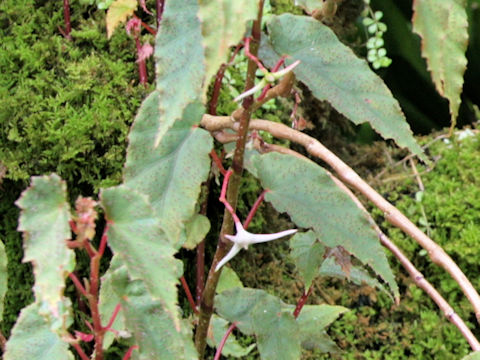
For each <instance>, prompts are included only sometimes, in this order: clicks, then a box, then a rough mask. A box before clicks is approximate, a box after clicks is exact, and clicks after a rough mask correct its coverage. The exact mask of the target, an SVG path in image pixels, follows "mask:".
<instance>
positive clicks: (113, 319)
mask: <svg viewBox="0 0 480 360" xmlns="http://www.w3.org/2000/svg"><path fill="white" fill-rule="evenodd" d="M121 309H122V305H120V304H117V306H115V310H113V314H112V316H111V317H110V320H109V321H108V324H107V325H106V326H104V329H105V330H109V329H110V328H111V327H112V325H113V323H114V322H115V319H116V318H117V315H118V312H119V311H120V310H121Z"/></svg>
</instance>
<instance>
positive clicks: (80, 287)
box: [68, 273, 88, 297]
mask: <svg viewBox="0 0 480 360" xmlns="http://www.w3.org/2000/svg"><path fill="white" fill-rule="evenodd" d="M68 277H69V278H70V280H72V282H73V284H74V285H75V287H76V288H77V289H78V291H80V292H81V293H82V295H83V296H85V297H88V293H87V290H85V288H84V287H83V285H82V283H81V282H80V280H78V278H77V276H76V275H75V274H74V273H70V274H68Z"/></svg>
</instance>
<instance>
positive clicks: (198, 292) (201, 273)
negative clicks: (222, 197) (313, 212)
mask: <svg viewBox="0 0 480 360" xmlns="http://www.w3.org/2000/svg"><path fill="white" fill-rule="evenodd" d="M212 152H215V150H213V149H212ZM215 155H216V154H215ZM212 178H213V175H212V172H211V171H210V175H209V177H208V179H207V181H206V182H205V183H204V184H203V185H202V189H203V191H202V199H203V200H202V201H201V206H200V214H201V215H207V207H208V196H209V193H210V184H211V181H212ZM196 252H197V259H196V260H197V264H196V265H197V266H196V267H197V269H196V271H197V279H196V285H195V300H196V308H197V310H198V307H200V302H201V301H202V293H203V288H204V286H205V239H203V240H202V242H200V244H198V245H197V249H196Z"/></svg>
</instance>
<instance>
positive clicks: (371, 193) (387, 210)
mask: <svg viewBox="0 0 480 360" xmlns="http://www.w3.org/2000/svg"><path fill="white" fill-rule="evenodd" d="M202 126H203V127H204V128H206V129H207V130H209V131H219V130H222V129H224V128H231V129H233V130H237V129H238V128H239V125H238V124H237V123H233V122H232V121H231V119H230V118H229V117H221V116H216V117H214V116H210V115H204V116H203V119H202ZM249 127H250V130H263V131H268V132H269V133H271V134H272V135H273V136H275V137H277V138H281V139H287V140H290V141H293V142H296V143H298V144H300V145H302V146H304V147H305V149H306V150H307V151H308V152H309V153H310V154H311V155H314V156H316V157H318V158H320V159H321V160H323V161H324V162H326V163H327V164H328V165H330V166H331V167H332V168H333V169H334V171H335V172H336V173H337V175H338V176H339V177H340V179H341V180H342V181H344V182H345V183H346V184H349V185H350V186H352V187H353V188H355V189H356V190H357V191H359V192H360V193H362V194H363V195H364V196H366V197H367V198H368V199H369V200H370V201H372V202H373V203H374V204H375V205H376V206H377V207H378V208H379V209H381V210H382V211H383V213H384V216H385V219H386V220H387V221H388V222H390V223H391V224H392V225H394V226H396V227H398V228H400V229H401V230H403V231H404V232H405V233H406V234H408V235H410V236H411V237H412V238H413V239H414V240H415V241H416V242H417V243H418V244H420V245H421V246H422V247H423V248H424V249H426V250H427V252H428V255H429V257H430V259H431V260H432V261H433V262H434V263H435V264H437V265H439V266H441V267H443V268H444V269H445V270H446V271H447V272H448V273H449V274H450V275H451V276H452V278H453V279H455V281H456V282H457V283H458V284H459V285H460V287H461V288H462V291H463V293H464V294H465V296H466V297H467V298H468V300H469V301H470V303H471V304H472V306H473V309H474V311H475V315H476V317H477V320H478V321H480V296H479V295H478V293H477V291H476V290H475V288H474V287H473V285H472V283H471V282H470V280H468V278H467V277H466V276H465V274H464V273H463V272H462V270H461V269H460V268H459V267H458V265H457V264H456V263H455V262H454V261H453V260H452V258H451V257H450V256H449V255H448V254H447V253H446V252H445V251H444V250H443V248H441V247H440V246H439V245H438V244H436V243H435V242H434V241H433V240H432V239H430V238H429V237H428V236H427V235H425V234H424V233H423V232H422V231H421V230H420V229H419V228H418V227H417V226H415V224H413V223H412V222H411V221H410V219H408V218H407V217H406V216H405V215H403V214H402V212H400V211H399V210H398V209H397V208H395V207H394V206H393V205H392V204H390V203H389V202H388V201H387V200H385V199H384V198H383V197H382V196H381V195H380V194H378V193H377V192H376V191H375V190H374V189H373V188H372V187H371V186H370V185H368V184H367V183H366V182H365V181H364V180H363V179H362V178H361V177H360V176H359V175H358V174H357V173H356V172H355V171H353V170H352V169H351V168H350V167H349V166H348V165H346V164H345V163H344V162H343V161H342V160H341V159H340V158H338V157H337V156H336V155H335V154H333V153H332V152H331V151H330V150H328V149H327V148H326V147H325V146H323V145H322V144H321V143H320V142H319V141H318V140H316V139H314V138H312V137H310V136H308V135H306V134H304V133H302V132H299V131H297V130H294V129H291V128H289V127H288V126H286V125H283V124H280V123H274V122H271V121H267V120H251V121H250V125H249Z"/></svg>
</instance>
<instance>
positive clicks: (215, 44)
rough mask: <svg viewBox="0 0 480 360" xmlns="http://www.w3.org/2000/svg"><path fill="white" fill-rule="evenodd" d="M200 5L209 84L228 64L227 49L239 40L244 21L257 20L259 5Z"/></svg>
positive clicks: (210, 0) (205, 0) (211, 0)
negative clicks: (224, 64)
mask: <svg viewBox="0 0 480 360" xmlns="http://www.w3.org/2000/svg"><path fill="white" fill-rule="evenodd" d="M199 3H200V12H199V14H198V15H199V17H200V20H201V22H202V34H203V44H204V46H205V60H206V64H207V66H206V68H207V69H206V76H205V79H206V84H208V83H209V81H210V79H211V77H212V76H213V75H214V74H215V73H216V72H217V70H218V68H219V67H220V65H221V64H222V63H224V62H226V61H227V55H228V53H229V48H230V46H234V45H236V44H237V43H238V42H240V40H242V38H243V36H244V34H245V30H246V27H247V21H248V20H253V19H256V17H257V12H258V1H257V0H240V1H231V0H200V1H199ZM205 91H206V87H205Z"/></svg>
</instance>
